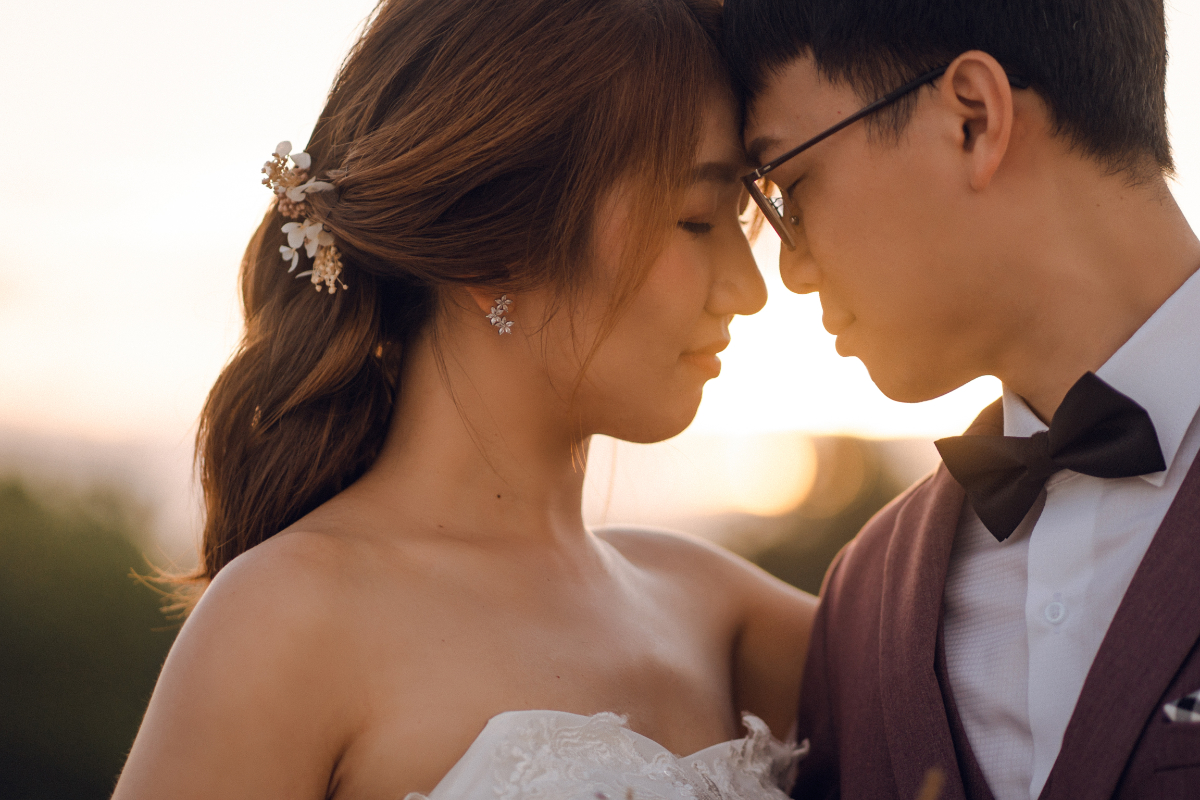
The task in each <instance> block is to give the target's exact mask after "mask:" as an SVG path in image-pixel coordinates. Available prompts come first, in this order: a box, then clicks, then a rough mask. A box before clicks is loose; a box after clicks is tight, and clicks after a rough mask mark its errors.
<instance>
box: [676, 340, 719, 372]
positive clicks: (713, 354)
mask: <svg viewBox="0 0 1200 800" xmlns="http://www.w3.org/2000/svg"><path fill="white" fill-rule="evenodd" d="M728 346H729V340H728V339H719V340H717V341H715V342H710V343H709V344H706V345H704V346H703V347H698V348H696V349H695V350H688V351H687V352H686V353H684V354H683V355H682V356H680V360H682V361H686V362H688V363H689V364H692V365H694V366H697V367H699V368H700V369H702V370H704V371H705V372H708V373H710V374H711V375H712V377H714V378H715V377H717V376H718V375H720V374H721V359H719V358H717V353H719V352H721V351H722V350H724V349H725V348H726V347H728Z"/></svg>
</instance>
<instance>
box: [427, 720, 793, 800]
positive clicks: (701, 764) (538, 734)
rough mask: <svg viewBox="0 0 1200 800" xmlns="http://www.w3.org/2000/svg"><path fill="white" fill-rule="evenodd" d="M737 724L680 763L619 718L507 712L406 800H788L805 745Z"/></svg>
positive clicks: (756, 723)
mask: <svg viewBox="0 0 1200 800" xmlns="http://www.w3.org/2000/svg"><path fill="white" fill-rule="evenodd" d="M743 721H744V723H745V725H746V727H747V729H748V732H749V734H748V735H747V736H746V738H744V739H736V740H734V741H731V742H724V743H722V744H718V745H714V746H713V747H709V748H706V749H704V750H701V751H700V752H699V753H694V754H693V755H690V756H685V757H682V758H680V757H678V756H675V755H674V754H673V753H671V752H670V751H669V750H667V749H666V748H665V747H663V746H662V745H660V744H658V743H657V742H655V741H653V740H652V739H649V738H647V737H645V736H642V735H641V734H638V733H635V732H633V731H631V730H629V728H627V727H626V726H625V719H624V718H623V717H620V716H617V715H616V714H607V713H605V714H596V715H595V716H591V717H585V716H581V715H578V714H570V713H567V712H563V711H510V712H506V713H504V714H499V715H497V716H496V717H494V718H492V720H491V721H489V722H488V724H487V726H486V727H485V728H484V730H483V732H482V733H481V734H480V735H479V737H478V738H477V739H476V740H475V742H474V743H473V744H472V745H471V747H470V748H469V749H468V750H467V752H466V754H465V755H464V756H463V757H462V758H461V759H460V760H459V762H458V763H457V764H456V765H455V766H454V768H453V769H452V770H451V771H450V772H449V773H448V774H447V775H446V777H445V778H444V779H443V780H442V781H441V782H440V783H439V784H438V785H437V788H435V789H434V790H433V791H432V792H431V793H430V794H429V795H428V796H425V795H419V794H416V793H413V794H410V795H408V796H407V797H406V798H405V800H526V799H528V800H542V799H543V798H545V800H549V799H550V798H554V800H630V799H631V798H632V800H786V797H787V795H786V794H785V793H784V792H785V791H786V790H788V789H790V788H791V778H792V775H793V774H794V772H795V766H796V764H797V762H798V761H799V760H800V758H801V757H802V756H803V755H804V753H805V752H806V748H801V749H797V748H796V747H795V746H794V745H790V744H785V743H783V742H780V741H778V740H777V739H774V738H773V737H772V736H771V732H770V730H769V729H768V728H767V725H766V723H764V722H763V721H762V720H760V719H758V718H757V717H755V716H752V715H749V714H747V715H745V717H744V718H743Z"/></svg>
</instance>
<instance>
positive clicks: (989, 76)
mask: <svg viewBox="0 0 1200 800" xmlns="http://www.w3.org/2000/svg"><path fill="white" fill-rule="evenodd" d="M939 91H940V94H941V101H942V104H943V107H944V108H945V109H946V110H947V111H948V112H949V113H950V115H951V119H952V120H953V121H954V122H955V123H956V124H957V133H956V135H957V144H958V146H959V148H960V150H961V155H962V159H963V166H964V168H965V169H966V172H967V178H968V180H969V181H970V184H971V188H972V189H974V190H975V191H982V190H984V189H986V188H987V187H988V185H989V184H990V183H991V181H992V178H993V177H994V176H995V174H996V171H997V170H998V169H999V168H1000V164H1001V162H1003V160H1004V156H1005V154H1006V153H1007V152H1008V146H1009V142H1010V140H1011V138H1012V131H1013V116H1014V113H1015V111H1014V103H1013V92H1012V87H1011V86H1010V85H1009V82H1008V75H1007V74H1006V73H1005V71H1004V67H1002V66H1000V62H998V61H997V60H996V59H994V58H992V56H990V55H988V54H987V53H985V52H983V51H981V50H969V51H967V52H966V53H963V54H962V55H960V56H959V57H958V58H956V59H954V61H953V62H952V63H951V64H950V66H949V67H948V68H947V69H946V74H945V77H944V78H943V79H942V81H941V84H940V87H939Z"/></svg>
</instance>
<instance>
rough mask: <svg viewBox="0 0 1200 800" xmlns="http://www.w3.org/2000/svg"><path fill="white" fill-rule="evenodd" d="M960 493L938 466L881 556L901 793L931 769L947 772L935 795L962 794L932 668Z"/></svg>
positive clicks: (885, 694) (890, 720)
mask: <svg viewBox="0 0 1200 800" xmlns="http://www.w3.org/2000/svg"><path fill="white" fill-rule="evenodd" d="M964 497H965V495H964V493H963V490H962V487H960V486H959V485H958V483H957V482H956V481H955V480H954V478H952V477H951V476H950V473H949V472H947V471H946V468H945V467H944V466H939V467H938V470H937V472H936V473H935V474H934V476H933V478H932V479H931V481H930V484H929V486H928V487H927V491H925V492H923V493H921V494H920V495H918V496H915V497H913V498H911V500H910V502H909V503H907V504H906V505H905V507H904V509H903V510H902V511H901V514H900V516H899V517H898V518H897V520H896V531H897V533H896V535H894V536H893V537H892V540H891V544H890V545H889V547H888V552H887V556H886V559H885V562H884V574H883V597H884V602H883V608H882V609H881V613H880V627H881V630H880V644H879V665H880V673H881V674H880V697H881V699H882V701H883V702H882V707H883V710H882V716H883V725H884V732H885V735H886V737H887V744H888V752H889V756H890V758H891V763H892V770H893V773H894V775H895V780H896V788H897V790H898V793H899V797H901V798H910V797H916V796H917V792H918V791H919V789H920V787H921V782H922V780H923V779H924V777H925V773H926V771H927V770H928V769H929V768H931V767H940V768H941V769H942V771H943V772H944V773H945V775H946V778H947V783H946V787H945V789H944V790H943V792H942V800H958V798H962V797H964V796H965V795H964V789H963V783H962V778H961V777H960V775H959V773H958V767H957V758H956V756H955V753H954V741H953V739H952V738H951V735H950V724H949V720H948V719H947V716H946V709H945V706H944V705H943V703H942V691H941V687H940V686H939V684H938V679H937V675H936V673H935V671H934V654H935V651H936V647H937V637H938V628H939V627H940V626H941V612H942V593H943V591H944V587H945V583H946V570H947V569H948V567H949V564H950V550H951V548H952V547H953V545H954V535H955V532H956V531H957V528H958V517H959V514H960V513H961V511H962V504H963V499H964Z"/></svg>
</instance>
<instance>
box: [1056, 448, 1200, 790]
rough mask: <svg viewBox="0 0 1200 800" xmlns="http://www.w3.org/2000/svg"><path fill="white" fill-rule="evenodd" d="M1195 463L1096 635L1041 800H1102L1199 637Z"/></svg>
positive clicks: (1199, 506)
mask: <svg viewBox="0 0 1200 800" xmlns="http://www.w3.org/2000/svg"><path fill="white" fill-rule="evenodd" d="M1198 518H1200V458H1197V459H1196V461H1194V462H1193V463H1192V466H1191V469H1190V470H1189V471H1188V475H1187V477H1186V478H1185V479H1184V481H1183V485H1182V486H1180V488H1179V492H1178V493H1177V494H1176V496H1175V500H1174V502H1173V503H1172V504H1171V507H1170V509H1169V510H1168V511H1167V515H1166V517H1164V518H1163V522H1162V525H1161V526H1160V527H1159V529H1158V532H1157V533H1156V534H1155V536H1154V540H1153V541H1152V542H1151V543H1150V547H1149V549H1148V550H1147V551H1146V555H1145V557H1144V558H1143V559H1142V563H1141V565H1140V566H1139V567H1138V570H1137V572H1135V573H1134V576H1133V580H1132V581H1131V582H1130V584H1129V589H1128V590H1127V591H1126V592H1125V597H1124V599H1122V601H1121V605H1120V606H1119V607H1118V608H1117V613H1116V616H1114V617H1113V621H1112V624H1111V625H1110V626H1109V628H1108V633H1106V634H1105V636H1104V641H1103V643H1101V645H1100V650H1099V652H1097V654H1096V659H1095V660H1094V661H1093V662H1092V668H1091V670H1089V672H1088V676H1087V679H1086V680H1085V681H1084V684H1083V689H1082V691H1081V692H1080V695H1079V701H1078V702H1077V703H1076V705H1075V711H1074V713H1073V714H1072V716H1071V721H1070V723H1069V724H1068V725H1067V730H1066V732H1065V733H1064V734H1063V743H1062V749H1061V750H1060V751H1059V754H1058V759H1057V760H1056V761H1055V763H1054V768H1053V769H1052V770H1051V772H1050V776H1049V778H1048V779H1047V781H1046V786H1045V788H1044V789H1043V791H1042V794H1041V798H1042V800H1101V799H1102V798H1103V799H1104V800H1107V798H1109V797H1111V796H1112V794H1113V792H1114V791H1115V790H1116V787H1117V782H1118V781H1119V780H1120V778H1121V773H1122V771H1123V770H1124V769H1125V764H1126V762H1127V761H1128V760H1129V757H1130V754H1131V753H1132V752H1133V748H1134V745H1135V744H1136V743H1137V740H1138V737H1140V736H1141V734H1142V730H1143V728H1144V727H1145V725H1146V722H1147V721H1148V720H1149V719H1150V718H1151V717H1152V716H1153V715H1154V714H1155V713H1157V712H1158V706H1159V702H1160V701H1161V699H1162V695H1163V693H1164V692H1165V691H1166V690H1167V688H1168V686H1169V684H1170V682H1171V680H1172V678H1174V676H1175V674H1176V672H1177V671H1178V670H1179V666H1180V664H1181V663H1183V660H1184V659H1185V658H1186V657H1187V655H1188V653H1189V652H1190V651H1191V650H1192V647H1193V646H1194V645H1195V643H1196V640H1197V638H1200V592H1197V591H1196V585H1197V582H1198V581H1200V546H1198V545H1200V541H1198V538H1200V523H1198V522H1197V519H1198Z"/></svg>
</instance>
